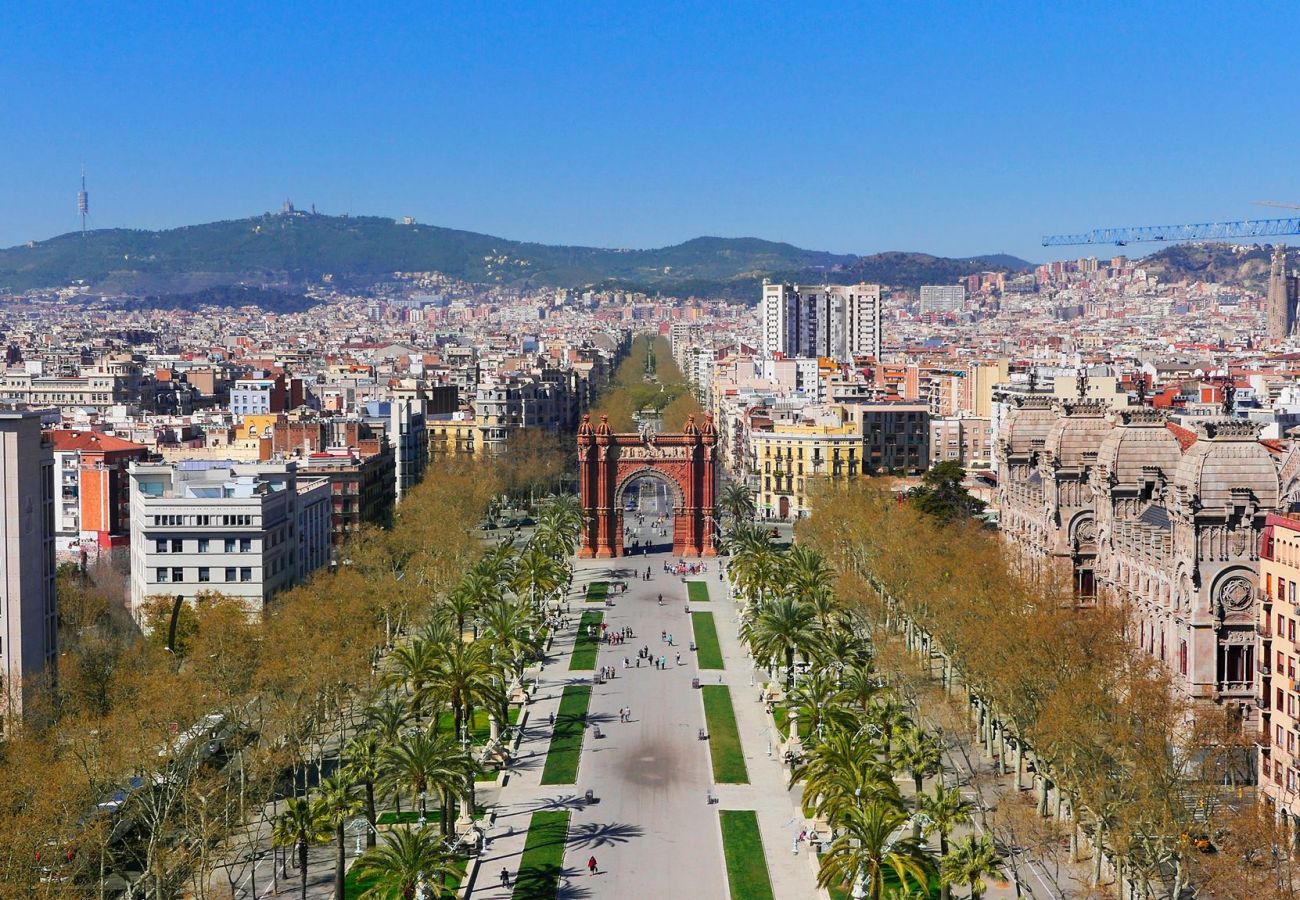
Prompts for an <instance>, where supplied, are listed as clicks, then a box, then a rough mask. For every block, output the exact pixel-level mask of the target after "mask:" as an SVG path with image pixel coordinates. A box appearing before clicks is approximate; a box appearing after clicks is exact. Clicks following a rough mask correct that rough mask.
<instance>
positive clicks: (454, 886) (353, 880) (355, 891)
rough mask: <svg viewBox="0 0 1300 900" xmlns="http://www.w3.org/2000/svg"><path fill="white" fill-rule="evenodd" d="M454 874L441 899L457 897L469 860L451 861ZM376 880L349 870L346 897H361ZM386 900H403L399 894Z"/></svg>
mask: <svg viewBox="0 0 1300 900" xmlns="http://www.w3.org/2000/svg"><path fill="white" fill-rule="evenodd" d="M451 866H452V869H453V870H454V871H453V872H452V874H449V875H448V876H447V887H446V889H445V890H443V892H442V893H441V894H439V895H437V896H438V897H440V898H451V897H455V896H456V891H457V890H458V889H459V888H460V883H461V881H463V880H464V879H465V870H466V869H467V868H468V867H469V859H468V858H466V857H464V856H458V857H456V858H455V859H453V860H452V861H451ZM374 884H375V880H374V879H373V878H362V877H360V876H359V875H358V874H357V872H356V869H355V868H349V869H348V873H347V875H345V876H344V878H343V894H344V896H346V897H360V896H361V893H362V892H363V891H365V890H368V889H369V888H371V887H373V886H374ZM386 900H402V895H401V894H399V893H393V894H390V895H389V897H388V898H386Z"/></svg>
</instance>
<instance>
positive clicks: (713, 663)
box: [691, 612, 726, 669]
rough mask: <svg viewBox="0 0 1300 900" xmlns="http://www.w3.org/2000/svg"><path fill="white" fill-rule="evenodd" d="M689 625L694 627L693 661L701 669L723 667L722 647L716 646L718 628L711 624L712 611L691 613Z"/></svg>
mask: <svg viewBox="0 0 1300 900" xmlns="http://www.w3.org/2000/svg"><path fill="white" fill-rule="evenodd" d="M691 626H692V627H693V628H694V629H695V662H696V664H697V665H698V666H699V667H700V668H701V669H725V668H726V666H724V665H723V664H722V648H721V647H720V646H718V629H717V626H715V625H714V624H713V613H711V612H693V613H691Z"/></svg>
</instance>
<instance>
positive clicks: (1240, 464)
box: [997, 397, 1281, 718]
mask: <svg viewBox="0 0 1300 900" xmlns="http://www.w3.org/2000/svg"><path fill="white" fill-rule="evenodd" d="M1045 410H1046V411H1047V414H1048V415H1050V417H1051V419H1052V421H1051V422H1050V424H1049V425H1048V426H1047V428H1046V430H1044V418H1045ZM1038 435H1042V438H1041V443H1042V447H1041V449H1038V450H1037V451H1035V444H1036V443H1037V442H1038V441H1039V440H1040V438H1038ZM1257 435H1258V432H1257V428H1256V426H1254V425H1253V424H1251V423H1248V422H1244V421H1240V420H1233V419H1229V420H1220V421H1212V422H1205V423H1202V424H1200V425H1198V426H1197V431H1196V440H1195V442H1194V443H1191V445H1190V446H1188V447H1186V449H1184V448H1183V445H1182V444H1181V443H1180V442H1179V440H1178V438H1177V436H1175V434H1174V433H1173V432H1172V431H1171V430H1170V429H1169V427H1168V426H1167V424H1166V422H1165V420H1164V418H1163V416H1162V415H1161V414H1160V413H1159V412H1157V411H1155V410H1150V409H1144V408H1136V409H1124V410H1118V411H1116V412H1113V413H1110V414H1109V415H1106V414H1104V413H1102V412H1100V411H1095V410H1093V409H1091V408H1085V407H1084V406H1083V404H1079V403H1073V404H1071V403H1069V402H1065V403H1059V402H1058V403H1057V404H1055V405H1053V406H1049V405H1048V402H1047V401H1046V398H1038V397H1028V398H1023V399H1022V400H1020V401H1019V402H1018V405H1017V406H1016V407H1015V408H1013V409H1012V410H1011V411H1010V413H1009V414H1008V416H1007V418H1006V420H1005V421H1004V423H1003V431H1002V435H1001V436H1000V440H999V442H998V446H997V454H998V472H999V493H1000V499H1001V500H1002V504H1003V505H1002V511H1001V516H1002V523H1003V531H1004V534H1005V536H1006V539H1007V540H1008V542H1009V543H1011V544H1012V545H1013V546H1015V547H1016V548H1017V550H1019V551H1020V552H1021V553H1022V555H1024V556H1025V557H1027V558H1029V559H1037V560H1044V559H1046V560H1051V561H1053V563H1052V564H1053V565H1056V566H1059V567H1060V570H1063V571H1071V572H1072V573H1073V575H1074V584H1075V591H1076V597H1077V599H1078V602H1079V603H1080V605H1088V604H1090V603H1091V602H1093V596H1094V595H1095V596H1096V597H1098V598H1099V599H1100V600H1101V602H1122V603H1125V604H1127V605H1128V606H1129V607H1130V608H1131V609H1132V611H1133V615H1134V620H1135V622H1134V632H1133V636H1134V638H1135V640H1137V641H1138V642H1139V644H1140V645H1141V646H1142V647H1143V648H1144V649H1145V650H1146V651H1147V652H1149V653H1150V654H1152V655H1153V656H1155V657H1157V658H1158V659H1160V660H1161V661H1162V662H1163V663H1164V664H1165V665H1166V666H1167V667H1168V668H1169V670H1170V671H1171V673H1172V674H1173V675H1174V681H1175V683H1176V684H1178V685H1179V687H1180V688H1181V689H1182V690H1183V691H1184V692H1185V693H1186V694H1187V695H1188V696H1189V697H1193V698H1196V699H1204V700H1213V701H1216V702H1220V703H1223V704H1227V705H1232V706H1234V707H1237V708H1238V709H1240V711H1241V712H1242V714H1243V716H1244V717H1247V718H1250V717H1253V716H1254V714H1255V706H1254V697H1255V693H1256V685H1255V677H1256V675H1255V670H1256V667H1257V662H1258V654H1259V648H1258V647H1257V641H1256V637H1257V636H1256V634H1255V623H1256V620H1257V615H1258V608H1259V597H1258V590H1257V584H1258V579H1259V552H1258V551H1259V540H1260V535H1261V533H1262V530H1263V528H1264V523H1265V517H1266V516H1267V514H1268V513H1269V512H1270V511H1273V510H1276V509H1277V508H1278V504H1279V503H1280V501H1281V492H1280V490H1279V477H1278V468H1277V465H1276V463H1275V462H1274V461H1273V457H1272V454H1270V452H1269V451H1268V449H1267V448H1266V447H1264V446H1263V445H1262V444H1261V443H1260V442H1259V440H1258V437H1257ZM1094 586H1095V591H1093V590H1091V588H1093V587H1094Z"/></svg>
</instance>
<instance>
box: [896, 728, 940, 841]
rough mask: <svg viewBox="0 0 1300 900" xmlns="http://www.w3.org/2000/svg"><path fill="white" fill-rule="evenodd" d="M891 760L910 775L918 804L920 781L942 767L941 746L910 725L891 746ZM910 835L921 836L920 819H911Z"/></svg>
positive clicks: (921, 730)
mask: <svg viewBox="0 0 1300 900" xmlns="http://www.w3.org/2000/svg"><path fill="white" fill-rule="evenodd" d="M892 757H893V758H892V762H893V764H894V766H895V767H896V768H899V769H902V770H903V771H904V772H906V773H907V774H908V775H910V776H912V785H913V787H914V788H915V789H916V795H915V798H914V802H915V803H916V804H917V806H918V808H919V806H920V802H921V798H922V797H923V796H924V794H923V793H922V783H923V782H924V781H925V778H926V776H928V775H933V774H935V773H936V772H938V771H940V770H941V769H942V768H943V747H942V745H940V743H939V742H938V741H937V740H935V739H934V738H933V737H932V736H930V735H929V734H927V733H926V732H925V731H924V730H923V729H921V728H916V727H912V728H909V729H908V730H907V731H904V732H903V733H902V734H901V735H899V737H898V742H897V743H896V744H895V745H894V747H893V754H892ZM912 836H913V837H916V838H919V837H920V836H921V820H920V818H915V819H913V820H912Z"/></svg>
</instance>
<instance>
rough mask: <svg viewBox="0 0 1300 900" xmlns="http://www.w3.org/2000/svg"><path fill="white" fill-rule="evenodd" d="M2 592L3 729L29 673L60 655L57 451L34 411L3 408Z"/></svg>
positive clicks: (16, 711) (17, 708)
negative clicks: (56, 580) (56, 569)
mask: <svg viewBox="0 0 1300 900" xmlns="http://www.w3.org/2000/svg"><path fill="white" fill-rule="evenodd" d="M0 467H2V468H3V475H2V476H0V477H2V478H3V484H4V502H3V510H2V511H0V527H2V528H3V529H4V542H5V544H4V554H3V562H0V566H2V567H3V570H4V577H3V579H2V583H3V585H4V600H3V604H2V605H0V671H2V673H3V678H4V682H3V685H2V686H0V687H2V688H3V690H0V716H3V717H4V718H0V732H2V731H3V727H4V722H5V720H6V719H10V718H12V717H13V716H17V715H21V713H22V704H23V693H24V691H23V688H24V686H25V684H27V683H28V680H29V679H32V678H35V677H37V676H39V675H41V674H42V673H44V672H47V671H48V672H51V673H52V672H53V671H54V667H55V664H56V660H57V656H58V607H57V606H56V604H55V597H54V452H53V447H52V445H51V444H50V442H49V441H48V440H47V439H46V438H45V437H44V435H42V433H41V414H40V412H37V411H25V410H23V411H16V410H6V411H3V412H0Z"/></svg>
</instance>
